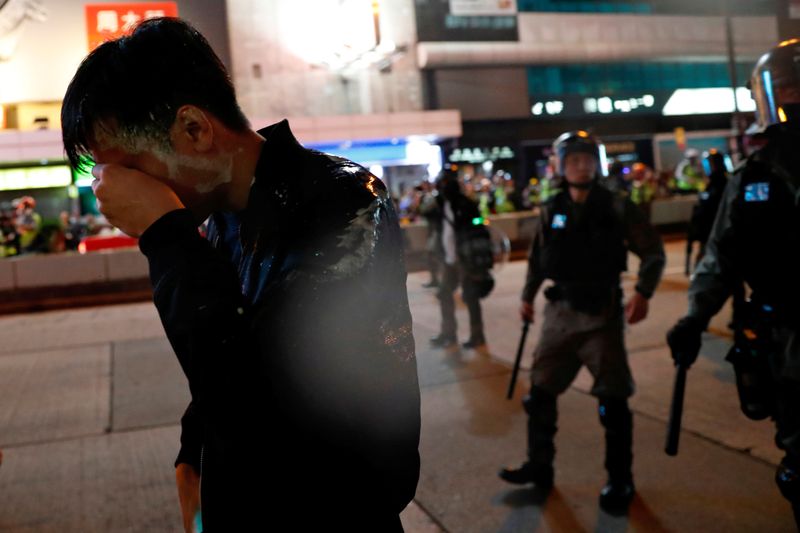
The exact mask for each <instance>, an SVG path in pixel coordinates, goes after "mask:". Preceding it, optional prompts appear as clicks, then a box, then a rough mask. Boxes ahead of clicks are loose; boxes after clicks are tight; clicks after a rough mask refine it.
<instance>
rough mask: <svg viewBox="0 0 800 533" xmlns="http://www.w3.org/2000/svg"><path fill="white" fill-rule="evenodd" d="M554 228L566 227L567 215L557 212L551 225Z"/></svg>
mask: <svg viewBox="0 0 800 533" xmlns="http://www.w3.org/2000/svg"><path fill="white" fill-rule="evenodd" d="M550 227H551V228H553V229H564V228H566V227H567V215H563V214H560V213H559V214H557V215H553V223H552V224H551V225H550Z"/></svg>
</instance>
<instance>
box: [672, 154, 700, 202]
mask: <svg viewBox="0 0 800 533" xmlns="http://www.w3.org/2000/svg"><path fill="white" fill-rule="evenodd" d="M704 178H705V173H704V172H703V163H702V162H701V160H700V152H699V151H698V150H696V149H694V148H689V149H688V150H686V152H684V154H683V159H682V160H681V162H680V163H678V166H677V167H675V192H676V193H678V194H691V193H694V192H697V191H699V190H701V189H702V187H703V180H704Z"/></svg>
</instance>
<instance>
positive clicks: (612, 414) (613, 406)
mask: <svg viewBox="0 0 800 533" xmlns="http://www.w3.org/2000/svg"><path fill="white" fill-rule="evenodd" d="M597 412H598V415H599V416H600V423H601V424H602V425H603V427H604V428H606V429H611V428H619V427H627V426H630V425H631V424H632V423H633V414H632V413H631V410H630V409H629V408H628V400H627V398H600V405H599V406H598V410H597Z"/></svg>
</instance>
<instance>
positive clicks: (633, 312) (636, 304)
mask: <svg viewBox="0 0 800 533" xmlns="http://www.w3.org/2000/svg"><path fill="white" fill-rule="evenodd" d="M649 309H650V305H649V304H648V303H647V298H645V297H644V296H642V295H641V294H640V293H639V292H637V291H634V293H633V296H632V297H631V299H630V300H629V301H628V303H627V304H626V305H625V320H627V321H628V324H636V323H637V322H641V321H642V320H644V319H645V318H646V317H647V311H648V310H649Z"/></svg>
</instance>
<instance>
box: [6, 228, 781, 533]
mask: <svg viewBox="0 0 800 533" xmlns="http://www.w3.org/2000/svg"><path fill="white" fill-rule="evenodd" d="M682 246H683V245H682V243H679V242H678V243H673V244H671V245H670V246H669V252H670V253H669V265H668V275H667V276H666V278H665V280H664V283H663V284H662V286H661V288H660V289H659V291H658V292H657V294H656V296H655V297H654V298H653V300H652V302H651V316H650V318H648V320H647V321H646V322H644V323H642V324H641V325H637V326H634V327H632V328H630V331H629V334H628V348H629V351H630V361H631V366H632V368H633V371H634V376H635V378H636V380H637V384H638V392H637V394H636V396H634V398H633V400H632V402H631V405H632V408H633V410H634V412H635V415H634V416H635V465H634V471H635V476H636V481H637V488H638V491H639V494H638V496H637V498H636V500H635V501H634V504H633V506H632V509H631V513H630V516H628V517H626V518H612V517H610V516H608V515H605V514H604V513H603V512H602V511H600V510H599V508H598V506H597V492H598V490H599V488H600V486H601V485H602V483H603V481H604V472H603V469H602V450H603V437H602V431H601V427H600V424H599V421H598V420H597V417H596V414H595V400H594V399H593V398H592V397H591V396H589V395H588V390H589V388H590V385H591V379H590V377H589V376H588V375H587V374H586V373H581V375H579V377H578V379H577V380H576V382H575V383H574V386H573V387H572V388H571V389H570V390H569V391H568V392H567V393H565V394H564V395H563V396H562V398H561V399H560V402H559V412H560V421H559V422H560V423H559V433H558V436H557V442H556V444H557V447H558V455H557V458H556V489H555V490H554V491H553V493H552V494H551V495H550V497H549V498H548V499H547V500H546V501H544V502H537V501H535V500H534V499H533V498H532V495H531V494H530V493H529V492H528V491H526V490H518V489H515V488H513V487H509V486H507V485H505V484H504V483H502V482H501V481H500V480H498V479H497V478H496V475H495V472H496V470H497V468H498V467H499V466H500V465H502V464H505V463H515V462H517V461H519V460H521V459H522V458H523V454H524V449H525V437H524V427H525V417H524V416H523V414H522V410H521V407H520V404H519V399H520V398H521V396H522V394H523V393H524V392H525V390H526V389H527V379H526V376H525V375H524V373H523V374H522V375H521V378H522V379H521V381H520V383H519V387H518V388H517V397H516V398H515V399H514V401H507V400H505V398H504V395H505V389H506V386H507V383H508V378H509V374H510V363H511V361H512V359H513V356H514V352H515V349H516V343H517V340H518V336H519V320H518V318H517V317H516V307H517V301H518V295H519V290H520V287H521V284H522V280H523V277H524V269H525V264H524V263H511V264H508V265H506V266H505V267H504V268H503V269H502V270H501V271H500V272H498V274H497V287H496V289H495V291H494V293H493V294H492V295H491V296H490V297H489V298H488V299H486V300H484V312H485V315H486V316H487V336H488V339H489V348H488V350H487V351H485V352H482V353H475V352H471V351H465V352H460V351H450V352H445V351H441V350H431V349H429V348H428V345H427V338H428V337H430V336H432V335H434V334H435V333H436V332H437V331H436V330H437V327H438V323H439V318H438V307H437V302H436V300H435V298H434V296H433V294H432V292H431V291H430V290H426V289H423V288H422V284H423V283H424V282H425V281H426V276H425V275H424V274H422V273H418V274H412V275H411V276H409V284H408V288H409V296H410V301H411V305H412V313H413V315H414V321H415V323H414V327H415V336H416V339H417V347H418V350H417V351H418V363H419V371H420V380H421V384H422V400H423V404H422V408H423V432H422V440H421V446H420V449H421V454H422V459H423V466H422V476H421V479H420V484H419V489H418V491H417V497H416V500H415V502H414V504H412V505H411V506H409V508H408V509H407V510H406V512H405V513H404V514H403V522H404V524H405V526H406V530H407V531H410V532H420V533H421V532H437V531H441V530H445V531H450V532H462V531H463V532H513V531H526V532H529V531H543V532H544V531H548V532H549V531H570V532H571V531H609V532H616V531H620V532H621V531H656V532H659V531H681V532H684V531H709V530H715V529H716V530H720V531H726V532H727V531H794V530H795V529H794V525H793V521H792V518H791V512H790V510H789V507H788V505H786V504H785V502H784V501H783V500H782V498H781V497H780V495H779V494H778V491H777V489H776V488H775V487H774V485H773V483H772V477H773V472H774V464H776V463H777V462H778V460H779V459H780V455H779V454H778V453H777V451H776V450H775V449H774V446H773V444H772V428H771V427H770V424H769V423H767V422H760V423H756V422H751V421H749V420H747V419H745V418H744V416H743V415H741V414H740V413H739V412H738V403H737V400H736V397H735V388H734V384H733V375H732V372H731V369H730V368H729V365H728V364H727V363H725V362H724V360H723V358H724V355H725V353H726V351H727V347H728V344H729V341H728V339H727V338H726V336H725V333H726V330H725V326H726V323H727V320H728V316H726V313H728V312H729V311H727V310H726V311H723V312H722V313H721V314H720V316H719V317H718V318H717V319H716V320H715V322H714V324H713V328H712V333H711V334H709V335H707V337H706V343H705V345H704V349H703V353H702V355H701V358H700V359H699V361H698V363H697V364H696V365H695V366H694V367H693V368H692V371H691V373H690V376H689V384H688V390H687V399H686V406H685V409H686V412H685V417H684V422H685V424H684V427H685V431H684V433H683V435H682V440H681V451H680V455H679V456H678V457H677V458H669V457H667V456H666V455H664V453H663V451H662V449H663V440H664V431H665V420H666V418H667V408H668V403H669V394H670V389H671V384H672V378H673V371H672V366H671V363H670V360H669V356H668V353H667V350H666V347H665V345H664V333H665V331H666V330H667V329H668V328H669V326H670V325H671V324H672V323H673V322H674V321H675V320H676V319H677V318H678V317H679V316H680V315H681V314H682V312H683V311H684V309H685V290H686V280H685V278H684V277H683V275H682V274H681V266H680V265H681V260H682V256H681V252H682ZM631 266H632V267H635V261H632V265H631ZM632 285H633V277H632V276H628V277H626V281H625V287H626V290H631V287H632ZM536 304H537V308H538V309H539V310H541V305H542V302H541V301H539V300H537V302H536ZM458 316H459V321H460V327H462V336H463V337H466V325H467V323H466V310H465V309H464V308H463V306H459V309H458ZM714 332H716V333H714ZM537 336H538V329H537V328H536V325H535V326H534V328H532V333H531V335H530V336H529V340H528V349H527V351H526V356H525V358H524V360H523V366H529V364H530V352H531V351H532V349H533V346H534V344H535V342H536V338H537ZM0 339H3V342H2V346H0V391H1V392H0V448H3V449H4V451H5V461H4V463H3V465H2V467H0V531H2V532H6V531H8V532H14V533H17V532H26V533H27V532H56V531H58V532H81V533H83V532H116V531H126V532H128V531H133V532H138V531H142V532H145V531H147V532H154V531H158V532H161V531H164V532H170V531H179V519H178V507H177V497H176V494H175V491H174V488H173V471H172V468H171V464H172V461H173V458H174V455H175V452H176V449H177V442H178V431H179V427H178V419H179V417H180V414H181V412H182V410H183V407H184V406H185V404H186V402H187V400H188V394H187V391H186V386H185V380H184V378H183V377H182V375H181V373H180V369H179V368H178V365H177V363H176V362H175V360H174V357H173V356H172V355H171V353H170V351H169V347H168V345H167V343H166V341H165V340H164V338H163V333H162V330H161V326H160V323H159V322H158V318H157V316H156V314H155V311H154V309H153V307H152V306H151V305H149V304H132V305H120V306H110V307H103V308H92V309H81V310H75V311H57V312H50V313H42V314H31V315H16V316H8V317H3V318H0ZM315 497H316V492H315V491H314V487H313V486H309V492H308V495H307V498H308V501H309V509H313V505H314V498H315ZM353 505H358V502H353Z"/></svg>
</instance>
